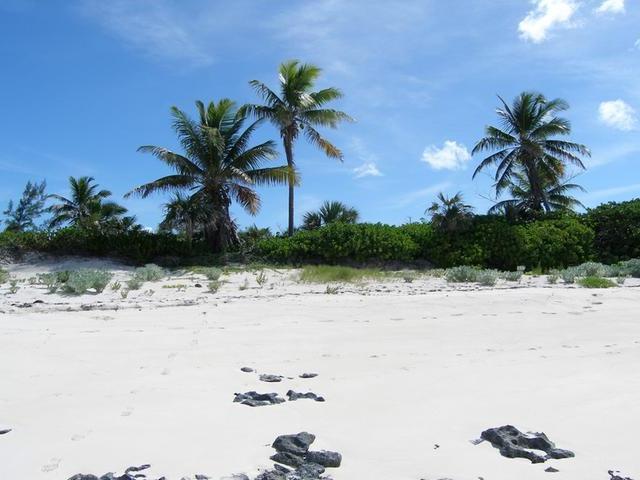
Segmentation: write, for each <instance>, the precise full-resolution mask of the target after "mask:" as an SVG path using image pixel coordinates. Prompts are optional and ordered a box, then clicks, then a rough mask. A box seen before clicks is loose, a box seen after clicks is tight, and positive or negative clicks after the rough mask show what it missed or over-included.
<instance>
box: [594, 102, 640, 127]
mask: <svg viewBox="0 0 640 480" xmlns="http://www.w3.org/2000/svg"><path fill="white" fill-rule="evenodd" d="M599 113H600V120H601V121H602V122H603V123H605V124H606V125H608V126H610V127H612V128H615V129H618V130H623V131H626V132H628V131H631V130H635V129H636V128H637V127H638V115H637V114H636V111H635V110H634V109H633V107H632V106H631V105H629V104H628V103H626V102H624V101H623V100H611V101H608V102H602V103H601V104H600V108H599Z"/></svg>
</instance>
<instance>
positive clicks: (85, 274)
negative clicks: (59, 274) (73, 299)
mask: <svg viewBox="0 0 640 480" xmlns="http://www.w3.org/2000/svg"><path fill="white" fill-rule="evenodd" d="M111 277H113V274H112V273H111V272H107V271H105V270H89V269H84V270H74V271H72V272H70V273H69V279H68V280H67V281H66V282H65V283H64V290H65V292H67V293H74V294H76V295H82V294H83V293H86V292H87V291H88V290H90V289H93V290H95V291H96V292H97V293H100V292H102V291H103V290H104V289H105V288H106V286H107V285H108V284H109V282H110V281H111Z"/></svg>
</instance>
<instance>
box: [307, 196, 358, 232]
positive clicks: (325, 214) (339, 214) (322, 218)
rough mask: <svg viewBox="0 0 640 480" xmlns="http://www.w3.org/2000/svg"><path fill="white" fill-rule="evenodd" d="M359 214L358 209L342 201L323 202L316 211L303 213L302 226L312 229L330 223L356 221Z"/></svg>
mask: <svg viewBox="0 0 640 480" xmlns="http://www.w3.org/2000/svg"><path fill="white" fill-rule="evenodd" d="M359 216H360V214H359V213H358V210H356V209H355V208H353V207H348V206H347V205H345V204H344V203H342V202H324V203H323V204H322V206H321V207H320V208H319V209H318V210H317V211H311V212H307V213H305V214H304V217H303V228H304V229H305V230H314V229H316V228H320V227H321V226H323V225H329V224H330V223H336V222H342V223H356V222H357V221H358V217H359Z"/></svg>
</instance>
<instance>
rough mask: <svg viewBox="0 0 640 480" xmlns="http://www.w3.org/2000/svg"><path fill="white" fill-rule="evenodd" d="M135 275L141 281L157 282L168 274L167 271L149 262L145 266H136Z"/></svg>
mask: <svg viewBox="0 0 640 480" xmlns="http://www.w3.org/2000/svg"><path fill="white" fill-rule="evenodd" d="M134 275H135V277H137V278H138V280H140V281H141V282H157V281H158V280H162V279H163V278H164V277H165V276H166V274H165V271H164V270H163V269H162V268H161V267H159V266H158V265H155V264H153V263H148V264H146V265H145V266H144V267H138V268H136V271H135V273H134Z"/></svg>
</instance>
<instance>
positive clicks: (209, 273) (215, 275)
mask: <svg viewBox="0 0 640 480" xmlns="http://www.w3.org/2000/svg"><path fill="white" fill-rule="evenodd" d="M194 271H195V272H196V273H200V274H202V275H204V276H205V277H207V280H212V281H216V280H219V279H220V277H221V276H222V270H221V269H219V268H216V267H202V268H198V269H195V270H194Z"/></svg>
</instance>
